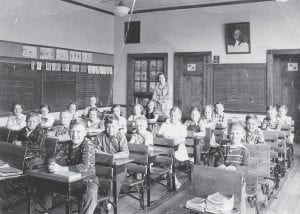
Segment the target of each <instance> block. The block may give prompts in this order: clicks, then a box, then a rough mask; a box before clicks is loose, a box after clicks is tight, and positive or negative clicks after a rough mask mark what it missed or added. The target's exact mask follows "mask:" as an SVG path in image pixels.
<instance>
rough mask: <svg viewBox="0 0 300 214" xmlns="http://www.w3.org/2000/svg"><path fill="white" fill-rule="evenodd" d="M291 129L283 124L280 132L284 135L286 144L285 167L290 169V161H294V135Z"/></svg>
mask: <svg viewBox="0 0 300 214" xmlns="http://www.w3.org/2000/svg"><path fill="white" fill-rule="evenodd" d="M291 130H292V127H291V125H289V124H284V125H282V126H281V131H282V132H284V134H285V143H286V149H287V151H286V160H287V167H288V168H290V167H291V164H292V161H293V160H294V134H293V133H292V131H291Z"/></svg>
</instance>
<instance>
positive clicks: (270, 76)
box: [267, 50, 274, 105]
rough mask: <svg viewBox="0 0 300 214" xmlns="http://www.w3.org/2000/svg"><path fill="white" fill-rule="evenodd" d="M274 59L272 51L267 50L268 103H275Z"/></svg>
mask: <svg viewBox="0 0 300 214" xmlns="http://www.w3.org/2000/svg"><path fill="white" fill-rule="evenodd" d="M273 61H274V57H273V54H272V51H270V50H269V51H267V105H272V104H273Z"/></svg>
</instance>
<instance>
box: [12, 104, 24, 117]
mask: <svg viewBox="0 0 300 214" xmlns="http://www.w3.org/2000/svg"><path fill="white" fill-rule="evenodd" d="M22 110H23V109H22V107H21V106H20V105H16V106H15V107H14V114H15V115H20V114H21V113H22Z"/></svg>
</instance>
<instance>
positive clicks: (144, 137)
mask: <svg viewBox="0 0 300 214" xmlns="http://www.w3.org/2000/svg"><path fill="white" fill-rule="evenodd" d="M129 143H133V144H142V145H153V135H152V133H151V132H149V131H147V120H146V119H144V118H138V119H137V120H136V133H134V134H133V135H132V136H131V140H130V142H129Z"/></svg>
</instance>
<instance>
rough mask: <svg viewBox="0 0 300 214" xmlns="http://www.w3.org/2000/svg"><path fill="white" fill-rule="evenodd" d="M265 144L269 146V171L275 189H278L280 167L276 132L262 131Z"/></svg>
mask: <svg viewBox="0 0 300 214" xmlns="http://www.w3.org/2000/svg"><path fill="white" fill-rule="evenodd" d="M263 133H264V138H265V142H266V144H267V145H269V146H270V159H271V164H270V170H271V173H272V175H273V178H274V183H275V188H276V189H277V188H279V181H280V178H279V176H280V173H281V169H280V165H279V153H278V151H279V149H278V133H277V132H276V131H263Z"/></svg>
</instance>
